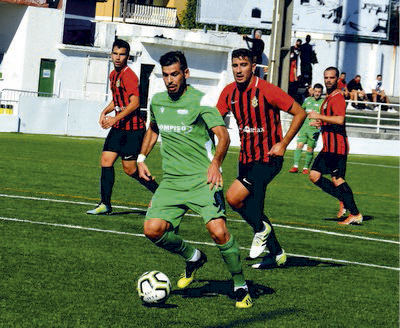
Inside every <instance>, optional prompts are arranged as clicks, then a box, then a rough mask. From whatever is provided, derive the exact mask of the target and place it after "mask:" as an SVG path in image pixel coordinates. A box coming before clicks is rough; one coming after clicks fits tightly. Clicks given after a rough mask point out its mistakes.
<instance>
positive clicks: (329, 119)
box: [308, 111, 344, 125]
mask: <svg viewBox="0 0 400 328" xmlns="http://www.w3.org/2000/svg"><path fill="white" fill-rule="evenodd" d="M308 117H309V118H315V119H317V120H321V121H322V122H326V123H330V124H338V125H343V124H344V116H340V115H338V116H327V115H322V114H318V113H317V112H314V111H312V112H310V113H309V114H308Z"/></svg>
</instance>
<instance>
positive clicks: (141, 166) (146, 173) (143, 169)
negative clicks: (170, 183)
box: [137, 162, 153, 181]
mask: <svg viewBox="0 0 400 328" xmlns="http://www.w3.org/2000/svg"><path fill="white" fill-rule="evenodd" d="M137 166H138V170H139V177H140V178H142V179H145V180H146V181H151V180H153V177H152V176H151V173H150V170H149V168H148V167H147V165H146V164H145V163H144V162H140V163H137Z"/></svg>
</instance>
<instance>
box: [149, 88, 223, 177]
mask: <svg viewBox="0 0 400 328" xmlns="http://www.w3.org/2000/svg"><path fill="white" fill-rule="evenodd" d="M205 98H206V97H205V95H204V93H202V92H200V91H199V90H196V89H194V88H193V87H191V86H188V87H187V90H186V92H185V93H184V94H183V95H182V96H181V97H180V98H179V99H178V100H177V101H173V100H172V99H171V98H170V97H169V95H168V92H166V91H165V92H161V93H157V94H155V95H154V97H153V99H152V101H151V105H150V113H151V122H152V123H155V124H156V125H157V126H158V129H159V133H160V135H161V155H162V158H163V162H162V168H163V171H164V175H167V176H170V177H172V176H193V175H204V176H207V170H208V167H209V165H210V163H211V161H212V159H213V155H214V151H215V145H214V142H213V140H212V138H211V136H210V133H209V130H210V129H211V128H213V127H215V126H224V125H225V124H224V121H223V119H222V117H221V114H220V113H219V112H218V110H217V109H216V108H215V107H211V106H206V104H205V101H206V99H205Z"/></svg>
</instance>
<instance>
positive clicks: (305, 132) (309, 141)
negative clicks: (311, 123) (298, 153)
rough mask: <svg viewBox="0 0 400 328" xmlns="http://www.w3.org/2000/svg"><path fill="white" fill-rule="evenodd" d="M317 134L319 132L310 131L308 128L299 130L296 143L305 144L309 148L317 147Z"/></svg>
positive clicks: (315, 130) (316, 130)
mask: <svg viewBox="0 0 400 328" xmlns="http://www.w3.org/2000/svg"><path fill="white" fill-rule="evenodd" d="M319 133H320V132H319V130H318V129H311V128H309V127H306V128H303V129H300V131H299V136H298V137H297V142H301V143H303V144H306V145H308V147H310V148H315V147H316V146H317V141H318V138H319Z"/></svg>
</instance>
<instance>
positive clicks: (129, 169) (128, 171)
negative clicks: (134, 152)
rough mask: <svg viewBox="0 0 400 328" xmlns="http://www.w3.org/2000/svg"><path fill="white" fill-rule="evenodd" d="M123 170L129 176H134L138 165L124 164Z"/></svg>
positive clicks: (129, 162)
mask: <svg viewBox="0 0 400 328" xmlns="http://www.w3.org/2000/svg"><path fill="white" fill-rule="evenodd" d="M122 168H123V169H124V172H125V173H126V174H127V175H129V176H130V175H132V174H134V173H135V172H136V170H137V167H136V163H135V162H131V161H127V162H122Z"/></svg>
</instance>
